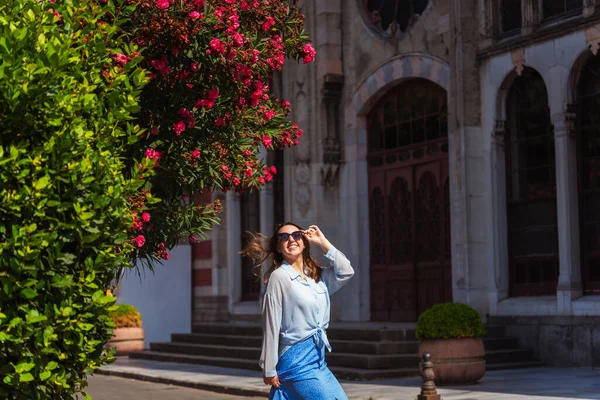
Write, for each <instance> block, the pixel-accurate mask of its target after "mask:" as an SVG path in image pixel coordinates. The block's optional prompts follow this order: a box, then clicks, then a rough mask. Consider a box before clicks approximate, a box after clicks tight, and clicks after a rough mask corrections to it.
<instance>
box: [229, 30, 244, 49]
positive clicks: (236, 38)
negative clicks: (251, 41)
mask: <svg viewBox="0 0 600 400" xmlns="http://www.w3.org/2000/svg"><path fill="white" fill-rule="evenodd" d="M231 37H232V38H233V41H234V42H235V44H236V45H237V46H238V47H240V46H241V45H243V44H244V35H242V34H240V33H237V32H236V33H234V34H233V35H231Z"/></svg>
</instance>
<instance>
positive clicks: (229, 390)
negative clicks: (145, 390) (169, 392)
mask: <svg viewBox="0 0 600 400" xmlns="http://www.w3.org/2000/svg"><path fill="white" fill-rule="evenodd" d="M96 374H98V375H109V376H117V377H121V378H129V379H135V380H139V381H146V382H153V383H163V384H166V385H173V386H182V387H187V388H192V389H200V390H207V391H210V392H216V393H223V394H231V395H234V396H251V397H262V398H265V397H268V396H269V391H268V390H260V389H246V388H242V387H236V386H227V385H217V384H214V383H206V382H192V381H186V380H181V379H173V378H163V377H159V376H149V375H144V374H139V373H135V372H125V371H110V370H102V369H99V370H97V371H96Z"/></svg>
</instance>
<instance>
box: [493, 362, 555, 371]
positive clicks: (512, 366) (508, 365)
mask: <svg viewBox="0 0 600 400" xmlns="http://www.w3.org/2000/svg"><path fill="white" fill-rule="evenodd" d="M543 366H544V363H543V362H540V361H521V362H509V363H487V364H486V370H487V371H499V370H505V369H521V368H538V367H543Z"/></svg>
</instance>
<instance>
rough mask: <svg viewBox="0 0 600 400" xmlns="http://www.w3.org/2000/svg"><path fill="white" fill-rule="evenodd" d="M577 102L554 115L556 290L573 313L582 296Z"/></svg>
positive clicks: (561, 305)
mask: <svg viewBox="0 0 600 400" xmlns="http://www.w3.org/2000/svg"><path fill="white" fill-rule="evenodd" d="M575 109H576V108H575V105H574V104H568V105H567V107H566V110H565V112H561V113H555V114H553V115H552V123H553V124H554V142H555V149H556V206H557V213H556V214H557V220H558V248H559V276H558V287H557V291H556V296H557V305H558V313H559V314H562V315H571V314H572V306H571V302H572V300H573V299H576V298H577V297H579V296H581V294H582V285H581V268H580V266H581V259H580V250H579V199H578V188H577V150H576V144H575V137H574V126H573V125H574V120H575Z"/></svg>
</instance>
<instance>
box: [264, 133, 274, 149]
mask: <svg viewBox="0 0 600 400" xmlns="http://www.w3.org/2000/svg"><path fill="white" fill-rule="evenodd" d="M262 142H263V145H264V146H265V147H271V145H272V144H273V139H271V138H270V137H268V136H267V135H265V136H263V138H262Z"/></svg>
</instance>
